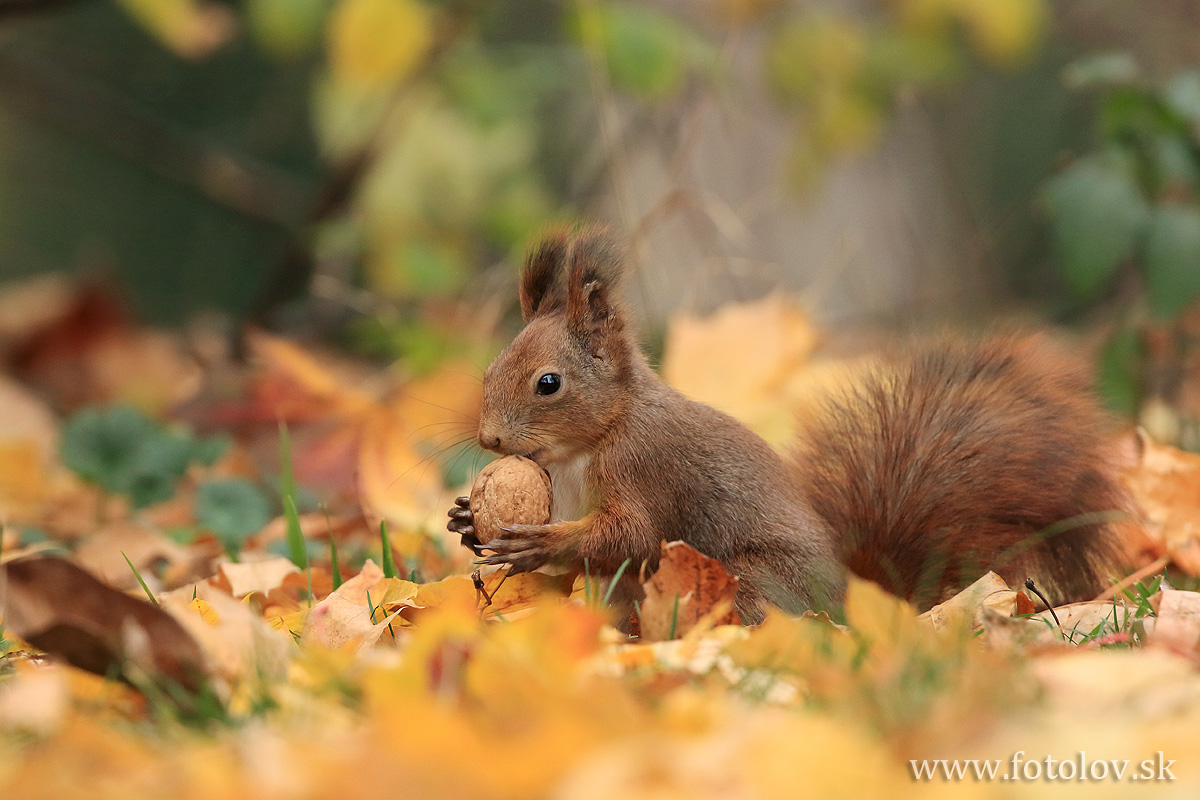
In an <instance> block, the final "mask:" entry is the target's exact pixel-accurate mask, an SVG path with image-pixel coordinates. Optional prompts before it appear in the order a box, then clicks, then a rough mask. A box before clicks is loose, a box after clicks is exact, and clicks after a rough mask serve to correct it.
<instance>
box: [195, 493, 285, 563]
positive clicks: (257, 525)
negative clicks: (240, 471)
mask: <svg viewBox="0 0 1200 800" xmlns="http://www.w3.org/2000/svg"><path fill="white" fill-rule="evenodd" d="M195 508H196V519H197V521H198V522H199V523H200V524H201V525H202V526H204V527H205V528H207V529H208V530H210V531H212V532H213V533H215V534H216V535H217V538H218V539H220V540H221V543H222V544H224V545H225V549H226V550H231V551H233V552H236V551H237V550H239V549H240V548H241V546H242V544H244V543H245V541H246V539H248V538H249V537H250V536H252V535H253V534H255V533H258V532H259V531H260V530H262V529H263V527H264V526H265V525H266V524H267V523H268V522H270V521H271V507H270V504H269V503H268V502H267V497H266V495H264V494H263V493H262V492H261V491H260V490H259V489H258V487H256V486H254V485H253V484H251V483H248V482H246V481H244V480H240V479H237V478H232V479H227V480H215V481H207V482H205V483H202V484H200V486H199V487H197V489H196V501H195Z"/></svg>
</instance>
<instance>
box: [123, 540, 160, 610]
mask: <svg viewBox="0 0 1200 800" xmlns="http://www.w3.org/2000/svg"><path fill="white" fill-rule="evenodd" d="M121 558H123V559H125V563H126V564H128V565H129V568H130V569H131V570H133V577H135V578H137V582H138V583H139V584H141V586H142V591H143V592H145V593H146V597H149V598H150V602H151V603H153V604H154V605H158V598H156V597H155V596H154V592H152V591H150V587H149V586H147V585H146V582H145V581H144V580H142V573H140V572H138V570H137V567H135V566H134V565H133V562H132V561H130V560H129V556H127V555H125V551H124V550H122V551H121Z"/></svg>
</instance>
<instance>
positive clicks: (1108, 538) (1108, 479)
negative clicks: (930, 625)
mask: <svg viewBox="0 0 1200 800" xmlns="http://www.w3.org/2000/svg"><path fill="white" fill-rule="evenodd" d="M1108 428H1109V426H1108V420H1107V419H1106V416H1105V414H1104V413H1103V412H1102V411H1101V409H1100V408H1099V406H1098V405H1097V403H1096V400H1095V398H1094V394H1093V391H1092V387H1091V382H1090V379H1089V377H1088V373H1087V370H1086V369H1085V368H1084V367H1083V365H1082V364H1080V363H1079V362H1078V361H1077V360H1076V359H1074V358H1072V357H1070V356H1068V355H1067V354H1065V353H1063V352H1062V351H1061V350H1059V349H1058V347H1056V346H1055V345H1054V344H1053V343H1052V342H1050V341H1049V340H1048V339H1046V338H1045V337H1043V336H1024V337H1020V336H996V337H993V338H990V339H987V340H985V341H983V342H981V343H975V344H972V343H966V342H962V341H944V342H937V343H933V344H929V345H926V346H924V347H922V348H921V349H920V350H917V351H914V352H912V353H909V354H908V355H906V356H904V357H902V358H899V359H897V360H896V361H895V362H894V363H892V364H891V365H890V366H888V367H887V368H884V369H880V370H878V371H876V373H875V374H874V375H872V376H871V377H870V378H868V379H867V380H865V381H860V382H858V385H856V386H855V388H854V389H852V390H847V391H845V392H843V393H842V394H841V395H839V396H835V397H831V398H829V399H828V400H827V402H826V405H825V407H824V408H823V409H822V411H821V412H820V413H819V414H818V415H817V416H816V422H815V424H814V425H813V426H812V428H811V429H810V430H809V431H807V432H806V435H805V436H803V437H802V439H801V441H800V443H799V445H798V448H797V452H796V454H795V464H796V468H797V469H798V470H800V471H801V476H800V479H801V480H802V481H803V485H805V486H806V487H808V489H809V495H810V497H811V500H812V503H813V506H814V508H815V510H816V511H817V513H818V514H820V515H821V516H822V517H824V518H825V519H826V520H827V521H828V522H829V524H830V526H831V528H832V529H833V530H834V531H835V532H836V534H837V535H838V536H839V537H840V543H841V555H842V558H843V560H844V562H845V564H846V565H847V567H849V569H850V570H851V571H853V572H854V573H856V574H858V575H860V576H862V577H865V578H868V579H870V580H873V581H876V582H878V583H880V584H881V585H882V586H884V587H885V588H887V589H888V590H890V591H892V592H894V593H896V594H898V595H900V596H902V597H906V598H908V599H910V600H912V601H914V602H915V603H917V604H918V605H920V606H928V605H931V604H933V603H936V602H939V601H940V600H942V599H945V598H946V597H947V596H950V595H952V594H953V593H954V592H956V591H958V590H959V589H961V588H962V587H963V586H966V585H967V584H969V583H970V582H971V581H973V580H975V579H976V578H978V577H979V576H980V575H982V574H983V573H984V572H986V571H987V570H989V569H990V570H994V571H996V572H998V573H999V574H1000V575H1002V576H1003V577H1004V578H1005V579H1006V580H1007V581H1008V582H1009V585H1010V586H1014V587H1015V586H1016V585H1019V584H1020V583H1021V582H1023V581H1024V579H1025V578H1026V577H1032V578H1034V580H1035V581H1037V583H1038V585H1039V587H1046V588H1050V589H1051V595H1050V596H1051V597H1052V599H1053V600H1056V601H1057V602H1070V601H1077V600H1082V599H1089V598H1091V597H1094V596H1095V595H1096V594H1098V593H1100V592H1101V591H1102V590H1103V588H1104V586H1105V585H1106V583H1107V581H1108V579H1109V577H1110V576H1111V574H1112V571H1113V568H1114V565H1115V564H1116V563H1117V561H1118V553H1119V545H1118V542H1117V539H1116V535H1115V533H1114V527H1113V522H1115V521H1117V520H1118V519H1120V518H1122V517H1123V516H1125V513H1124V512H1125V511H1126V510H1127V509H1128V508H1129V501H1128V499H1127V497H1126V495H1125V492H1124V490H1123V489H1122V488H1121V487H1120V485H1119V484H1118V483H1117V481H1116V468H1115V465H1114V458H1113V457H1112V452H1113V446H1112V444H1111V442H1110V440H1109V437H1108Z"/></svg>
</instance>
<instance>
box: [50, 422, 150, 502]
mask: <svg viewBox="0 0 1200 800" xmlns="http://www.w3.org/2000/svg"><path fill="white" fill-rule="evenodd" d="M155 427H156V426H155V424H154V423H153V422H151V421H150V420H149V419H147V418H146V417H145V416H144V415H143V414H141V413H140V412H138V411H135V410H134V409H132V408H126V407H124V406H117V407H115V408H110V409H103V410H102V409H94V408H88V409H84V410H83V411H80V412H79V413H78V414H76V415H75V416H73V417H71V419H70V420H68V421H67V424H66V425H65V426H64V427H63V431H62V439H61V441H60V443H59V455H60V456H61V457H62V461H63V463H64V464H66V465H67V468H68V469H70V470H71V471H72V472H74V473H75V474H76V475H78V476H79V477H80V478H82V479H83V480H85V481H87V482H88V483H94V484H96V485H98V486H100V487H101V488H103V489H105V490H107V491H109V492H120V491H123V490H124V488H125V487H126V486H128V485H129V483H130V481H131V480H132V478H133V473H134V470H135V469H136V466H137V460H138V451H139V450H140V449H141V447H142V444H143V443H144V442H145V441H146V440H148V439H150V438H152V437H153V436H154V435H155V434H156V431H155Z"/></svg>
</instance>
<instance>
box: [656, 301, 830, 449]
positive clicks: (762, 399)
mask: <svg viewBox="0 0 1200 800" xmlns="http://www.w3.org/2000/svg"><path fill="white" fill-rule="evenodd" d="M816 345H817V333H816V329H815V328H814V327H813V325H812V323H811V322H810V321H809V319H808V317H807V316H806V315H805V314H804V313H803V312H802V311H800V309H799V308H798V307H796V305H795V304H793V303H792V302H790V301H789V300H787V299H786V298H784V297H782V296H780V295H771V296H768V297H765V298H763V299H762V300H759V301H757V302H754V303H745V304H741V305H729V306H726V307H725V308H723V309H721V310H720V311H718V312H717V313H716V314H714V315H712V316H711V317H707V318H699V317H694V316H690V315H686V314H684V315H679V316H677V317H675V318H674V319H672V320H671V324H670V327H669V328H668V330H667V344H666V355H665V357H664V359H663V370H662V371H663V377H664V379H665V380H666V381H667V383H669V384H671V385H672V386H674V387H675V388H676V389H678V390H679V391H681V392H683V393H684V394H686V395H687V396H688V397H691V398H693V399H695V400H699V401H701V402H703V403H707V404H709V405H711V406H715V407H716V408H718V409H720V410H721V411H724V412H725V413H727V414H730V415H732V416H734V417H737V418H738V419H739V420H741V421H742V422H744V423H746V424H747V425H749V426H750V427H751V428H753V429H754V430H755V432H757V433H759V434H760V435H762V436H764V437H765V438H767V440H768V441H771V442H773V443H777V444H782V443H784V442H787V441H789V440H790V438H791V435H790V434H791V429H792V425H791V418H792V415H791V411H790V409H789V407H788V403H787V402H786V394H787V389H788V387H789V385H790V384H791V382H792V379H793V378H794V376H795V374H796V373H797V372H799V371H800V370H801V369H803V368H804V367H805V365H806V364H807V363H808V359H809V356H810V355H811V354H812V351H813V349H814V348H815V347H816Z"/></svg>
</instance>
